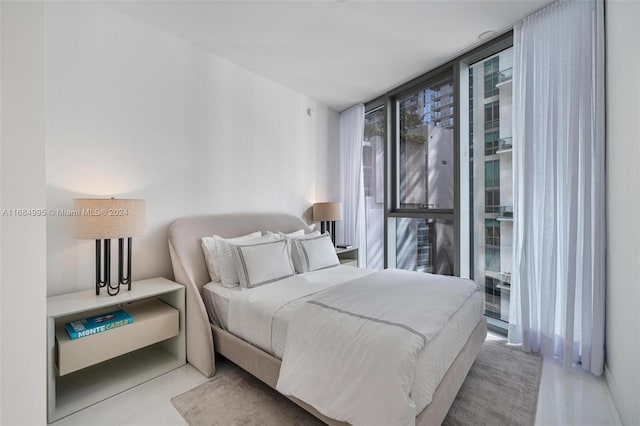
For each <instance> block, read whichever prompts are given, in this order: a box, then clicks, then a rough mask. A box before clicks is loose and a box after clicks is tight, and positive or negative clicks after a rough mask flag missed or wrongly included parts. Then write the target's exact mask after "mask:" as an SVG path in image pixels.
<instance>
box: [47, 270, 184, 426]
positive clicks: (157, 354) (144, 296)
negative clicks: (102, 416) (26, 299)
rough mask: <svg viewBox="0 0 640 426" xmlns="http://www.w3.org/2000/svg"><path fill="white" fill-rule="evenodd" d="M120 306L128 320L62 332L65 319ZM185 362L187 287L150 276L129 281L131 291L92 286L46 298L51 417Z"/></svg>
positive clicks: (106, 310)
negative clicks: (86, 331)
mask: <svg viewBox="0 0 640 426" xmlns="http://www.w3.org/2000/svg"><path fill="white" fill-rule="evenodd" d="M120 308H122V309H124V310H125V311H126V310H127V308H129V310H130V311H131V315H132V316H133V323H132V324H130V325H126V326H123V327H120V328H116V329H113V330H109V331H105V332H103V333H98V334H94V335H92V336H87V337H82V338H79V339H75V340H70V339H69V338H68V336H67V335H66V334H65V331H64V327H63V325H64V323H65V322H68V321H70V320H73V319H78V318H86V317H89V316H92V315H96V314H98V313H102V312H108V311H110V310H116V309H120ZM134 312H136V313H134ZM136 324H137V325H136ZM87 348H90V349H91V350H87ZM185 362H186V346H185V291H184V287H183V286H181V285H180V284H176V283H174V282H172V281H169V280H167V279H165V278H152V279H148V280H143V281H136V282H133V283H132V284H131V291H127V290H124V291H123V290H121V291H120V293H119V294H118V295H116V296H107V295H104V294H103V295H100V296H96V294H95V290H93V289H92V290H87V291H81V292H77V293H70V294H64V295H61V296H54V297H49V298H47V418H48V421H49V422H53V421H55V420H58V419H60V418H61V417H64V416H67V415H69V414H71V413H74V412H76V411H79V410H81V409H83V408H86V407H88V406H89V405H92V404H95V403H96V402H99V401H102V400H104V399H107V398H109V397H110V396H113V395H115V394H117V393H120V392H123V391H125V390H127V389H129V388H132V387H134V386H136V385H138V384H140V383H143V382H146V381H148V380H151V379H153V378H154V377H157V376H159V375H161V374H164V373H166V372H168V371H171V370H173V369H175V368H178V367H180V366H182V365H184V364H185ZM61 374H62V375H61Z"/></svg>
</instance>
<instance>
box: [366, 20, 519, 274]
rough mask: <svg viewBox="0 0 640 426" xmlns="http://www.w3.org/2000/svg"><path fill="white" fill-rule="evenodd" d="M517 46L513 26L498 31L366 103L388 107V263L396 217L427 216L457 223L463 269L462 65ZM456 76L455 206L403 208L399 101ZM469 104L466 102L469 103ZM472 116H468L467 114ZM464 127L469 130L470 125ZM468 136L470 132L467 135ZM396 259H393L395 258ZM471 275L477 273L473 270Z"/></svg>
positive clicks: (457, 265) (457, 256)
mask: <svg viewBox="0 0 640 426" xmlns="http://www.w3.org/2000/svg"><path fill="white" fill-rule="evenodd" d="M511 46H513V30H512V29H509V30H507V31H505V32H504V33H502V34H498V35H497V36H496V37H494V38H493V39H491V40H489V41H487V42H485V43H483V44H481V45H479V46H476V47H473V48H471V49H469V50H468V51H466V52H464V53H462V54H460V55H458V56H456V57H454V58H453V59H451V60H449V61H447V62H446V63H444V64H441V65H439V66H437V67H435V68H433V69H432V70H429V71H427V72H426V73H424V74H422V75H420V76H418V77H416V78H414V79H412V80H410V81H408V82H406V83H403V84H401V85H399V86H397V87H396V88H394V89H392V90H390V91H388V92H386V93H383V94H381V95H380V96H378V97H376V98H374V99H372V100H370V101H368V102H366V103H365V114H366V113H368V112H371V111H373V110H375V109H377V108H379V107H380V106H384V108H385V112H386V114H385V145H384V179H383V181H384V267H385V268H388V267H393V266H395V255H396V249H395V247H393V246H394V245H395V232H396V230H395V223H391V222H390V221H395V219H396V218H405V217H406V218H426V219H453V224H454V225H453V226H454V245H455V247H454V260H453V262H454V273H453V274H454V275H455V276H460V271H461V259H462V256H461V244H460V242H461V211H460V208H461V199H460V197H461V193H460V192H461V191H460V188H461V180H462V179H461V176H462V175H461V164H460V146H461V145H460V144H461V133H462V129H463V127H462V121H461V118H463V117H461V115H462V114H461V107H462V105H461V101H462V96H461V91H462V90H463V89H467V90H468V84H467V83H464V84H461V78H460V77H461V67H467V66H468V65H469V64H472V63H475V62H477V61H479V60H482V59H483V58H487V57H489V56H491V55H494V54H496V53H498V52H500V51H502V50H504V49H507V48H509V47H511ZM449 76H452V77H453V93H452V95H453V100H454V105H453V116H452V117H453V120H454V125H453V130H454V148H453V155H454V164H453V169H454V170H453V175H454V194H453V209H430V208H426V209H401V208H398V207H397V206H399V204H398V203H397V202H398V196H399V187H398V186H399V185H398V179H397V177H398V174H397V173H398V169H399V167H398V163H397V161H398V150H397V148H394V144H398V143H399V141H398V140H397V137H396V135H397V134H398V133H397V132H398V130H399V129H398V123H397V121H396V118H397V115H398V114H397V111H396V106H397V104H398V103H397V101H398V100H399V99H401V98H402V97H403V96H406V95H407V94H409V93H411V92H412V91H413V92H415V91H416V90H420V88H424V87H427V86H429V85H430V84H433V83H436V82H438V81H439V80H441V79H443V78H444V77H449ZM465 106H466V105H465ZM466 118H468V117H466ZM464 129H466V130H468V129H467V128H466V127H464ZM466 137H467V138H468V135H466ZM391 233H393V234H394V235H393V244H391V242H392V241H390V240H391V239H390V234H391ZM470 246H471V247H468V248H469V250H470V251H469V256H470V259H473V245H472V244H471V245H470ZM391 260H392V261H391ZM471 278H473V275H472V274H471Z"/></svg>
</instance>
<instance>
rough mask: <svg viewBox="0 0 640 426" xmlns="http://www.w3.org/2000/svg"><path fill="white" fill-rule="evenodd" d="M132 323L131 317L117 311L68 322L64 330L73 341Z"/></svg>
mask: <svg viewBox="0 0 640 426" xmlns="http://www.w3.org/2000/svg"><path fill="white" fill-rule="evenodd" d="M132 322H133V317H132V316H131V315H129V314H128V313H126V312H125V311H123V310H122V309H118V310H117V311H113V312H107V313H104V314H100V315H96V316H93V317H89V318H84V319H80V320H75V321H70V322H68V323H65V325H64V328H65V329H66V330H67V333H69V337H70V338H71V339H72V340H73V339H78V338H80V337H86V336H91V335H93V334H98V333H102V332H104V331H109V330H112V329H114V328H118V327H122V326H125V325H129V324H131V323H132Z"/></svg>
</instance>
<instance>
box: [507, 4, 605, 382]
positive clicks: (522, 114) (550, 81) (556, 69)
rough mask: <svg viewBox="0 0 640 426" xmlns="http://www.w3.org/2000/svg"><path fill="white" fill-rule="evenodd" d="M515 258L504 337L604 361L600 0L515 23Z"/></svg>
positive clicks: (587, 364) (563, 355)
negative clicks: (506, 328)
mask: <svg viewBox="0 0 640 426" xmlns="http://www.w3.org/2000/svg"><path fill="white" fill-rule="evenodd" d="M514 50H515V54H514V77H513V90H514V96H513V99H514V106H513V108H514V148H513V161H514V166H513V170H514V214H515V222H514V260H515V262H514V264H515V270H514V272H513V277H512V284H511V297H512V299H511V305H510V314H509V317H510V324H509V341H510V342H511V343H521V344H522V345H523V347H524V349H525V350H527V351H533V352H541V353H542V354H543V355H545V356H547V357H556V358H559V359H562V360H564V363H565V365H566V366H567V367H568V366H570V365H571V364H573V363H578V362H579V363H581V365H582V367H583V368H584V369H586V370H589V371H591V372H592V373H594V374H596V375H600V374H602V372H603V367H604V321H605V314H604V306H605V305H604V303H605V300H604V299H605V211H604V206H605V182H604V146H605V145H604V143H605V140H604V23H603V4H602V1H594V0H590V1H559V2H556V3H554V4H552V5H550V6H548V7H546V8H545V9H543V10H541V11H540V12H537V13H535V14H533V15H531V16H529V17H527V18H525V19H524V20H523V21H522V22H520V23H519V24H517V25H516V27H515V28H514Z"/></svg>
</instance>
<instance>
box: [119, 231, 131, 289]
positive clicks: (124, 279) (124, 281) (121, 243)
mask: <svg viewBox="0 0 640 426" xmlns="http://www.w3.org/2000/svg"><path fill="white" fill-rule="evenodd" d="M123 252H124V238H119V239H118V281H119V283H120V285H125V284H126V285H127V290H131V237H129V238H127V276H126V277H125V276H124V272H123V269H124V259H123V257H124V253H123Z"/></svg>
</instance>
